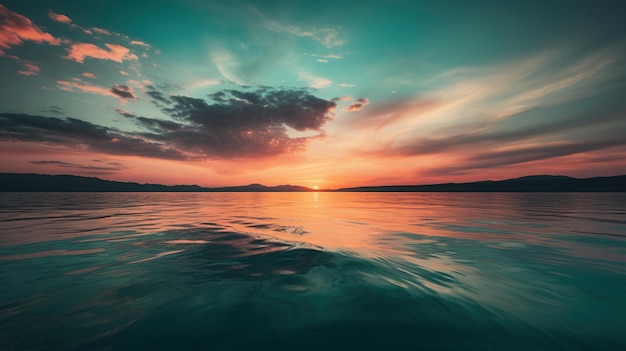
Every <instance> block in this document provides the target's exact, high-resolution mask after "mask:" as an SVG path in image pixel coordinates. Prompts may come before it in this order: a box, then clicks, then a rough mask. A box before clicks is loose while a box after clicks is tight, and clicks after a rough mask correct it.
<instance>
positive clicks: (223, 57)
mask: <svg viewBox="0 0 626 351" xmlns="http://www.w3.org/2000/svg"><path fill="white" fill-rule="evenodd" d="M211 61H213V64H214V65H215V67H216V68H217V70H218V72H220V74H221V75H222V77H224V78H226V79H228V80H229V81H231V82H233V83H235V84H238V85H246V83H245V82H244V81H243V80H242V79H241V78H239V77H238V76H237V75H236V74H235V72H234V70H235V69H236V68H237V67H238V65H239V63H238V61H237V60H236V59H235V57H234V56H233V55H232V54H231V53H230V52H229V51H228V50H225V49H221V50H215V51H214V52H213V53H211Z"/></svg>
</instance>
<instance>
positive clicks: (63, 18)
mask: <svg viewBox="0 0 626 351" xmlns="http://www.w3.org/2000/svg"><path fill="white" fill-rule="evenodd" d="M48 18H50V19H51V20H53V21H57V22H61V23H72V20H71V19H70V18H69V17H67V16H66V15H62V14H60V13H56V12H54V11H50V12H48Z"/></svg>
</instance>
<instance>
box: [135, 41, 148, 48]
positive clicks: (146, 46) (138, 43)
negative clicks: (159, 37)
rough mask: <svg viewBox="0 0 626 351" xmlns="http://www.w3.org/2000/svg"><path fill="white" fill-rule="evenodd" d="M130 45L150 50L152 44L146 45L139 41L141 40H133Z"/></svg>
mask: <svg viewBox="0 0 626 351" xmlns="http://www.w3.org/2000/svg"><path fill="white" fill-rule="evenodd" d="M130 45H139V46H143V47H145V48H150V44H148V43H144V42H143V41H139V40H133V41H131V42H130Z"/></svg>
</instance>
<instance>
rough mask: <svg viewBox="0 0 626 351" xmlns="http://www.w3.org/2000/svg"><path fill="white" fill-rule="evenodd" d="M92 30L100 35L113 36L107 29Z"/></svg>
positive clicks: (96, 28)
mask: <svg viewBox="0 0 626 351" xmlns="http://www.w3.org/2000/svg"><path fill="white" fill-rule="evenodd" d="M91 30H92V31H94V32H96V33H99V34H104V35H111V32H109V31H108V30H106V29H102V28H98V27H92V28H91Z"/></svg>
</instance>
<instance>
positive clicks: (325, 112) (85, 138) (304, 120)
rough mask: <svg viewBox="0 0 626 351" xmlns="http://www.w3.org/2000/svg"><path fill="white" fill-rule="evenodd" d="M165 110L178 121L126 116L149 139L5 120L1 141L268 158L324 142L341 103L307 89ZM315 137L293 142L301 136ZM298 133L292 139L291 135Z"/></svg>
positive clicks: (76, 125) (57, 123) (175, 104)
mask: <svg viewBox="0 0 626 351" xmlns="http://www.w3.org/2000/svg"><path fill="white" fill-rule="evenodd" d="M169 100H170V102H171V103H170V106H171V107H167V108H163V112H165V113H166V114H169V115H170V116H171V117H172V118H173V119H174V120H163V119H156V118H148V117H142V116H138V115H136V114H134V113H132V112H129V111H125V110H121V109H118V110H116V111H117V112H118V113H119V114H120V115H122V116H124V117H125V118H128V119H130V120H132V121H133V122H134V123H135V124H136V125H138V126H140V127H142V128H144V129H145V130H146V131H145V132H122V131H119V130H116V129H112V128H106V127H103V126H99V125H95V124H92V123H89V122H85V121H81V120H78V119H74V118H65V119H61V118H56V117H43V116H33V115H25V114H10V113H0V140H5V141H6V140H10V141H31V142H40V143H47V144H51V145H61V146H66V147H71V148H76V147H77V146H80V147H81V148H84V149H88V150H91V151H97V152H102V153H108V154H118V155H137V156H145V157H156V158H164V159H204V158H233V157H237V158H247V157H250V158H251V157H267V156H275V155H280V154H285V153H293V152H299V151H302V150H304V149H305V148H306V145H307V143H308V142H309V141H310V140H311V139H313V138H319V137H321V136H323V135H324V132H323V131H322V127H323V125H324V124H325V123H326V122H327V121H328V120H329V119H330V118H331V117H332V110H333V109H334V108H335V106H336V104H335V103H334V102H331V101H327V100H324V99H320V98H317V97H315V96H313V95H310V94H308V92H307V91H305V90H275V89H272V88H262V89H259V90H257V91H253V92H243V91H237V90H227V91H223V92H219V93H216V94H213V95H211V100H212V101H211V103H209V102H207V101H205V100H203V99H196V98H191V97H186V96H172V97H170V98H169ZM310 131H313V132H315V133H314V134H313V135H311V133H307V135H306V136H300V137H298V136H295V137H294V136H293V134H295V133H296V132H310ZM290 134H291V135H290Z"/></svg>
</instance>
